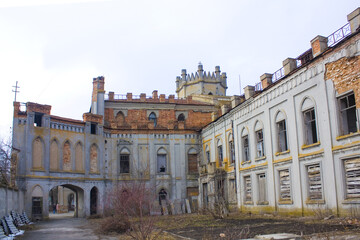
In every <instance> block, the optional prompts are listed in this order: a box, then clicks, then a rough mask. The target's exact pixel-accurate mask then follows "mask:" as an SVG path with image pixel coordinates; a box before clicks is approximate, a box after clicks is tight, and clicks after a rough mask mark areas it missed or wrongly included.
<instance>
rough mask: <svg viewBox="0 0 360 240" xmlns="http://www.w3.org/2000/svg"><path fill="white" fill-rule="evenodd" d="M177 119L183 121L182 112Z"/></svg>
mask: <svg viewBox="0 0 360 240" xmlns="http://www.w3.org/2000/svg"><path fill="white" fill-rule="evenodd" d="M178 121H179V122H183V121H185V115H184V114H183V113H181V114H180V115H179V116H178Z"/></svg>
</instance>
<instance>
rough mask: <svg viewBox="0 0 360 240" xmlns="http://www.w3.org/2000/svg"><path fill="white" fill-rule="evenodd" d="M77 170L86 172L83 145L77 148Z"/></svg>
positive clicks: (78, 145) (77, 145) (78, 144)
mask: <svg viewBox="0 0 360 240" xmlns="http://www.w3.org/2000/svg"><path fill="white" fill-rule="evenodd" d="M75 170H76V171H78V172H82V171H84V158H83V147H82V144H81V143H79V142H78V143H77V144H76V147H75Z"/></svg>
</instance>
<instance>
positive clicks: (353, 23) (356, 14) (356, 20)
mask: <svg viewBox="0 0 360 240" xmlns="http://www.w3.org/2000/svg"><path fill="white" fill-rule="evenodd" d="M347 20H348V22H349V23H350V28H351V33H355V32H356V31H357V30H358V29H359V26H360V7H359V8H357V9H355V10H354V11H352V12H351V13H350V14H349V15H347Z"/></svg>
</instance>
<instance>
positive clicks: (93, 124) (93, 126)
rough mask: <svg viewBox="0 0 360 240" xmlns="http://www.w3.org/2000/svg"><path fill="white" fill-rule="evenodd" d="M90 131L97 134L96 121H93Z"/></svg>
mask: <svg viewBox="0 0 360 240" xmlns="http://www.w3.org/2000/svg"><path fill="white" fill-rule="evenodd" d="M90 133H91V134H96V123H91V129H90Z"/></svg>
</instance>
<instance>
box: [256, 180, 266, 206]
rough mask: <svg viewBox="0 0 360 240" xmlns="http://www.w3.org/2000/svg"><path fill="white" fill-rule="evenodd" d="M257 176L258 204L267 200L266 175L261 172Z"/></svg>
mask: <svg viewBox="0 0 360 240" xmlns="http://www.w3.org/2000/svg"><path fill="white" fill-rule="evenodd" d="M257 176H258V183H259V204H264V203H266V202H267V197H266V175H265V173H261V174H259V175H257Z"/></svg>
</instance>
